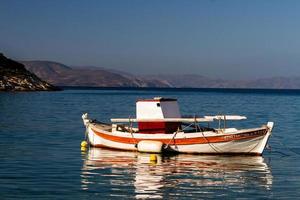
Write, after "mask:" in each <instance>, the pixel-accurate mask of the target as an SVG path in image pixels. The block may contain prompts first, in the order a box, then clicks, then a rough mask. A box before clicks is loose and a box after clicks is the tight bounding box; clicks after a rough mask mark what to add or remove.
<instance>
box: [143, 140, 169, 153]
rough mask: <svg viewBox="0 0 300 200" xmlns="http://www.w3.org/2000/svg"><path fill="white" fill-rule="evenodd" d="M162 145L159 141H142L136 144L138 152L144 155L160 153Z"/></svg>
mask: <svg viewBox="0 0 300 200" xmlns="http://www.w3.org/2000/svg"><path fill="white" fill-rule="evenodd" d="M162 148H163V143H162V142H160V141H150V140H142V141H140V142H139V143H138V145H137V149H138V151H139V152H146V153H161V152H162Z"/></svg>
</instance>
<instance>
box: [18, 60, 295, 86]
mask: <svg viewBox="0 0 300 200" xmlns="http://www.w3.org/2000/svg"><path fill="white" fill-rule="evenodd" d="M22 63H23V64H24V65H25V67H26V68H27V69H28V70H29V71H31V72H33V73H35V74H37V75H38V76H39V77H41V78H42V79H44V80H46V81H48V82H49V83H51V84H53V85H58V86H91V87H174V88H262V89H300V77H272V78H261V79H254V80H226V79H218V78H209V77H206V76H201V75H197V74H180V75H141V76H136V75H132V74H130V73H127V72H122V71H118V70H112V69H107V68H103V67H94V66H71V67H70V66H66V65H64V64H61V63H57V62H51V61H22Z"/></svg>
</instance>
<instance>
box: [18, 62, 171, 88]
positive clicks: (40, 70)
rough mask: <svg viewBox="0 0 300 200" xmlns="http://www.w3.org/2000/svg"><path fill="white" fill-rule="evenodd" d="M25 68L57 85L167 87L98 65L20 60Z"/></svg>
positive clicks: (154, 81) (163, 82)
mask: <svg viewBox="0 0 300 200" xmlns="http://www.w3.org/2000/svg"><path fill="white" fill-rule="evenodd" d="M22 63H23V64H24V65H25V66H26V68H27V69H28V70H29V71H31V72H33V73H35V74H37V75H38V76H39V77H41V78H42V79H44V80H47V81H48V82H49V83H51V84H53V85H57V86H90V87H169V86H170V85H169V84H168V83H166V82H165V81H162V80H157V79H147V80H146V79H143V78H138V77H135V76H133V75H130V74H128V73H122V72H116V71H112V70H108V69H104V68H100V67H88V66H87V67H70V66H66V65H64V64H61V63H56V62H50V61H22Z"/></svg>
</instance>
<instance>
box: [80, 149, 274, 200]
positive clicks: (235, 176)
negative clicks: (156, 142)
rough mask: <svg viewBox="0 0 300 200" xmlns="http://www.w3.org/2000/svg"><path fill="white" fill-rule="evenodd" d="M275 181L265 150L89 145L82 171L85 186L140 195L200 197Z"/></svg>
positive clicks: (266, 187)
mask: <svg viewBox="0 0 300 200" xmlns="http://www.w3.org/2000/svg"><path fill="white" fill-rule="evenodd" d="M150 158H151V159H152V160H151V159H150ZM153 158H155V159H153ZM272 182H273V177H272V174H271V169H270V168H269V167H268V165H267V164H266V162H265V161H264V158H263V157H260V156H257V157H256V156H255V157H249V156H202V155H187V154H179V155H176V156H164V155H155V156H154V155H152V156H151V155H150V154H143V153H138V152H124V151H112V150H107V149H101V148H90V149H89V150H88V152H87V153H86V155H85V156H84V164H83V167H82V171H81V185H82V189H83V190H88V191H93V192H97V191H98V192H99V193H100V191H101V190H102V191H103V190H105V191H107V193H108V194H110V195H111V196H123V197H128V196H130V197H132V195H134V196H135V197H136V198H168V197H171V196H176V195H179V194H180V195H182V194H183V193H184V195H186V197H188V196H189V195H191V196H193V197H195V196H197V195H198V196H201V194H202V195H203V194H205V193H209V192H214V191H218V192H220V191H221V190H224V191H225V190H232V191H234V192H243V191H244V190H245V188H247V187H256V188H258V187H259V189H263V190H270V188H271V186H272ZM214 189H215V190H214ZM224 191H223V192H224Z"/></svg>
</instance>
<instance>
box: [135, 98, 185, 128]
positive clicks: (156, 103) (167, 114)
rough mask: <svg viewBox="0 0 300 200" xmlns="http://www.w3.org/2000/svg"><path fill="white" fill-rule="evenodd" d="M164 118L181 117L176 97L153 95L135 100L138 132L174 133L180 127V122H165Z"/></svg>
mask: <svg viewBox="0 0 300 200" xmlns="http://www.w3.org/2000/svg"><path fill="white" fill-rule="evenodd" d="M166 118H181V114H180V111H179V106H178V103H177V100H176V99H170V98H162V97H155V98H153V99H144V100H138V101H137V102H136V119H137V120H138V129H139V132H140V133H174V132H175V131H177V130H178V129H180V128H181V122H167V121H164V119H166ZM147 120H149V121H147Z"/></svg>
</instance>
